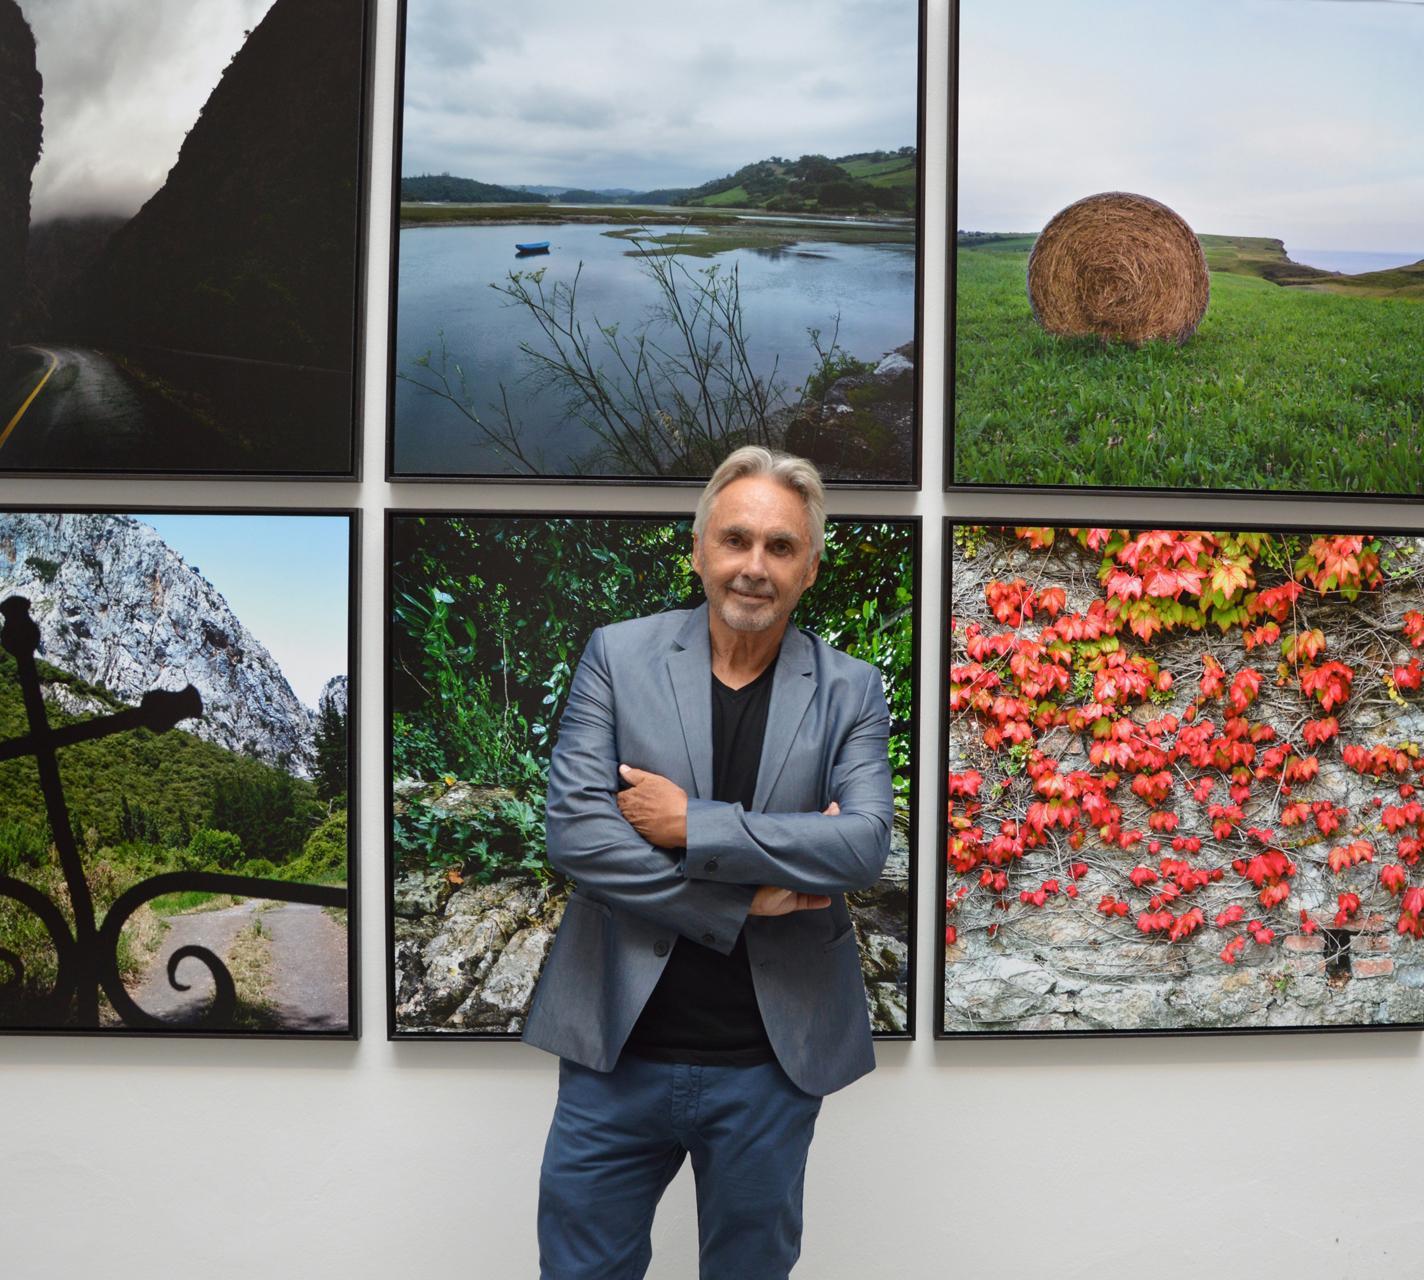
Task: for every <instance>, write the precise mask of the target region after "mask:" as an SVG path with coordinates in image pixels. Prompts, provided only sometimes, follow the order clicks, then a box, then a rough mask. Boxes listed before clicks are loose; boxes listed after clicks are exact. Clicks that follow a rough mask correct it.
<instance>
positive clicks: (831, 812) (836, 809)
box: [821, 800, 841, 818]
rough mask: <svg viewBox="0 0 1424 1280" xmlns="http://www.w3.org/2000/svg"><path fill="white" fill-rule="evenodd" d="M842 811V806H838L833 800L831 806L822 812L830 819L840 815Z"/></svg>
mask: <svg viewBox="0 0 1424 1280" xmlns="http://www.w3.org/2000/svg"><path fill="white" fill-rule="evenodd" d="M840 811H841V807H840V805H838V804H837V803H836V802H835V801H834V800H832V801H831V803H830V804H828V805H827V806H826V807H825V808H824V809H822V810H821V812H822V813H823V814H825V815H826V817H828V818H834V817H835V816H836V815H837V814H839V813H840Z"/></svg>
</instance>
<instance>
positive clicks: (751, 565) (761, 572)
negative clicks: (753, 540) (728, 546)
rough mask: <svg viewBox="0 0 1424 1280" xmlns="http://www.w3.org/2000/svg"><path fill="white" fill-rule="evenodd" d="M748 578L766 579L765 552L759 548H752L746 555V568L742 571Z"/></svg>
mask: <svg viewBox="0 0 1424 1280" xmlns="http://www.w3.org/2000/svg"><path fill="white" fill-rule="evenodd" d="M744 572H745V573H746V575H747V577H749V578H764V577H766V552H765V550H764V549H763V548H761V547H759V546H753V547H752V549H751V550H750V551H749V552H748V553H747V561H746V567H745V569H744Z"/></svg>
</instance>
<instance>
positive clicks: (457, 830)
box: [387, 512, 919, 1039]
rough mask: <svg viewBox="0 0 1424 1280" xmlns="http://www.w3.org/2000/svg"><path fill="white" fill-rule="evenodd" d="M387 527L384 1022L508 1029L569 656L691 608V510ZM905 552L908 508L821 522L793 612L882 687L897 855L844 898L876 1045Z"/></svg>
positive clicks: (909, 618)
mask: <svg viewBox="0 0 1424 1280" xmlns="http://www.w3.org/2000/svg"><path fill="white" fill-rule="evenodd" d="M388 531H389V537H388V548H389V552H388V553H389V555H390V557H391V559H390V576H389V583H390V596H389V600H388V627H389V630H388V633H387V640H388V643H387V653H388V660H389V663H390V670H389V676H388V680H389V684H388V689H389V706H388V714H389V718H390V739H389V752H390V756H389V763H390V786H391V791H390V804H391V812H390V818H391V827H390V844H389V859H390V863H389V866H390V893H391V898H390V917H389V919H390V930H391V933H390V943H391V953H390V955H391V1012H390V1022H389V1026H390V1031H391V1034H392V1035H398V1036H423V1037H437V1038H442V1039H444V1038H450V1037H457V1036H465V1037H476V1038H484V1037H505V1036H515V1035H517V1034H518V1033H519V1032H520V1031H521V1030H522V1029H523V1026H524V1019H525V1016H526V1014H527V1013H528V1010H529V1002H530V998H531V997H532V995H533V992H534V985H535V983H536V982H537V980H538V978H539V974H540V973H541V972H542V970H543V966H544V963H545V961H546V959H547V958H548V954H549V948H550V947H551V946H552V944H553V940H554V935H555V932H556V931H557V929H558V925H559V921H560V920H561V919H562V917H563V911H564V906H565V904H566V903H567V902H568V900H569V891H570V889H571V888H572V882H571V881H570V880H569V879H568V878H567V877H565V876H563V875H562V874H561V873H560V872H558V871H557V870H556V869H555V868H554V867H553V866H552V865H551V864H550V862H549V859H548V856H547V849H546V844H545V831H544V802H545V789H546V780H547V777H548V769H549V756H550V752H551V751H552V749H553V747H554V743H555V741H556V739H557V735H558V725H559V718H560V717H561V716H562V714H563V711H564V705H565V702H566V700H567V697H568V693H569V688H570V685H571V683H572V681H573V674H574V669H575V667H576V666H577V664H578V660H579V655H580V654H581V653H582V652H583V647H584V645H585V644H586V643H587V641H588V638H589V636H590V635H591V634H592V633H593V630H594V629H595V628H596V627H599V626H603V625H605V624H607V623H611V622H618V621H621V620H623V619H626V618H635V617H639V616H642V615H645V614H650V613H658V612H661V611H663V610H668V609H682V608H689V607H695V606H696V605H698V604H699V603H701V600H702V588H701V584H700V583H699V582H698V580H697V578H696V577H695V576H694V574H693V572H692V569H691V566H690V563H689V551H690V548H691V522H690V521H688V520H677V519H670V518H668V517H659V516H627V515H625V516H619V517H587V516H555V515H541V516H532V515H531V516H514V515H499V516H496V515H489V514H485V515H478V514H459V515H457V514H453V513H436V512H429V513H419V512H400V513H393V514H391V515H390V516H389V517H388ZM918 555H919V526H918V522H917V521H915V520H862V519H844V518H842V519H832V520H829V521H827V524H826V562H825V566H824V569H823V571H822V573H821V574H820V576H819V578H818V579H817V581H816V583H815V584H814V586H812V587H811V589H810V590H809V591H807V593H806V595H805V596H804V597H803V598H802V600H801V602H800V603H799V604H798V606H797V610H796V614H795V616H794V617H793V622H794V623H795V625H797V626H799V627H802V628H804V629H806V630H808V631H812V632H814V633H815V634H816V635H818V636H820V637H821V639H822V640H824V641H825V642H826V643H827V644H829V645H832V646H834V647H835V648H838V649H841V650H844V651H845V652H847V653H849V654H852V655H853V656H855V657H858V658H860V659H862V660H864V661H866V662H869V663H872V664H873V665H875V666H877V667H878V668H879V669H880V672H881V674H882V677H883V679H884V682H885V690H886V697H887V701H888V703H889V707H890V717H891V725H890V741H889V756H890V771H891V776H892V778H893V781H894V789H895V821H894V827H893V829H892V832H891V838H890V856H889V859H888V861H887V862H886V864H885V868H884V871H883V873H882V875H881V878H880V880H879V881H878V882H877V883H876V884H875V885H873V886H872V887H871V888H869V889H866V890H864V891H862V892H857V893H852V894H848V895H847V906H848V907H849V909H850V917H851V921H852V923H853V925H854V927H855V936H856V941H857V943H858V945H859V948H860V959H861V970H862V973H863V974H864V977H865V987H866V999H867V1002H868V1007H869V1012H870V1020H871V1027H872V1029H873V1030H874V1032H875V1034H876V1035H878V1036H881V1037H884V1038H890V1039H899V1038H905V1037H909V1036H912V1035H913V1033H914V1024H913V1014H912V1010H913V1008H914V980H913V973H914V954H913V952H914V946H913V936H912V933H913V931H912V929H911V910H910V904H911V902H912V901H913V898H914V861H913V858H912V853H911V851H912V849H913V848H914V814H915V811H916V801H915V794H916V792H915V776H916V775H915V765H914V755H913V752H914V715H915V712H914V707H915V702H916V698H915V688H916V683H917V681H916V675H915V673H916V670H917V666H916V658H915V654H916V634H915V622H914V606H915V585H916V582H917V578H918V568H917V561H918ZM679 945H681V944H679ZM687 945H689V946H695V945H697V944H696V943H694V942H688V944H687Z"/></svg>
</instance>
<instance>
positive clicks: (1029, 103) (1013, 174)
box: [956, 0, 1424, 255]
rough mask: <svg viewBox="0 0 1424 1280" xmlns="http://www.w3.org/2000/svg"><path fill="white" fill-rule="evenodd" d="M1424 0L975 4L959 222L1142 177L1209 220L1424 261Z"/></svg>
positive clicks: (1211, 228)
mask: <svg viewBox="0 0 1424 1280" xmlns="http://www.w3.org/2000/svg"><path fill="white" fill-rule="evenodd" d="M1422 69H1424V4H1418V3H1413V2H1411V0H1392V2H1389V3H1381V2H1378V0H962V3H961V31H960V88H959V101H960V122H959V182H958V213H957V218H956V222H957V225H958V226H959V227H961V228H963V229H965V230H978V231H1033V230H1037V229H1039V228H1041V227H1042V226H1043V224H1044V223H1045V222H1047V221H1048V219H1049V218H1051V217H1052V216H1053V215H1054V214H1055V213H1057V212H1058V210H1059V209H1061V208H1063V207H1064V206H1065V205H1068V204H1071V203H1072V202H1073V201H1074V200H1077V199H1080V198H1081V197H1083V196H1086V195H1091V194H1092V193H1094V192H1097V191H1112V190H1123V191H1136V192H1140V193H1142V194H1144V195H1150V196H1153V197H1155V198H1156V199H1159V200H1162V201H1164V202H1165V203H1167V204H1169V205H1171V206H1172V207H1173V208H1174V209H1176V210H1177V211H1178V212H1179V213H1180V214H1182V216H1183V217H1185V218H1186V220H1187V221H1188V222H1189V223H1190V224H1191V226H1192V227H1193V229H1194V230H1196V231H1197V232H1198V233H1204V234H1226V235H1252V236H1271V237H1276V238H1280V239H1283V240H1284V241H1285V242H1286V247H1287V249H1291V248H1296V249H1334V250H1360V251H1364V250H1374V251H1385V250H1391V251H1394V250H1398V251H1408V250H1417V251H1418V252H1419V254H1420V255H1424V141H1421V139H1424V93H1421V92H1420V90H1419V85H1420V82H1421V76H1422V75H1424V70H1422Z"/></svg>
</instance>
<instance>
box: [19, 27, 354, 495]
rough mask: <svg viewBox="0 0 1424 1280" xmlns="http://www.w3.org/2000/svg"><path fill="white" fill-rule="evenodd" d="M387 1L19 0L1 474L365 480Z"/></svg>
mask: <svg viewBox="0 0 1424 1280" xmlns="http://www.w3.org/2000/svg"><path fill="white" fill-rule="evenodd" d="M371 8H372V0H209V2H208V3H205V4H203V5H194V4H191V3H189V2H188V0H0V280H3V284H4V287H3V290H0V293H3V299H0V473H3V472H12V473H14V472H40V473H59V474H92V473H115V472H118V473H124V474H130V473H141V474H160V475H170V474H205V475H206V474H215V473H222V474H238V475H272V474H297V475H313V476H323V475H337V476H339V475H350V474H351V473H352V472H353V471H354V469H355V460H356V446H355V438H356V420H357V410H358V401H357V376H356V373H357V371H356V353H357V349H358V339H359V326H360V322H361V305H360V281H361V276H362V268H361V246H362V244H363V240H364V236H363V232H362V208H363V193H364V189H365V181H366V180H365V176H364V169H363V162H364V156H365V113H366V103H365V85H366V79H367V67H368V58H369V42H370V34H369V15H370V10H371Z"/></svg>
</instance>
